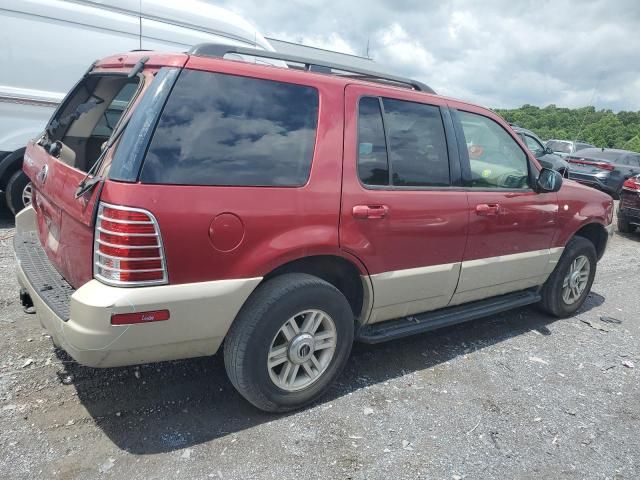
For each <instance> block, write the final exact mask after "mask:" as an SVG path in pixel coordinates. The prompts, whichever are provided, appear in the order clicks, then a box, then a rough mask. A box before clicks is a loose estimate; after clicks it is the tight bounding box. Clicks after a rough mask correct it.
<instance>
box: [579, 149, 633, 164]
mask: <svg viewBox="0 0 640 480" xmlns="http://www.w3.org/2000/svg"><path fill="white" fill-rule="evenodd" d="M624 155H626V152H612V151H608V150H604V151H603V150H602V149H600V148H585V149H583V150H581V151H580V156H581V157H585V158H591V159H594V160H604V161H605V162H613V163H616V162H617V161H618V160H620V159H621V157H623V156H624Z"/></svg>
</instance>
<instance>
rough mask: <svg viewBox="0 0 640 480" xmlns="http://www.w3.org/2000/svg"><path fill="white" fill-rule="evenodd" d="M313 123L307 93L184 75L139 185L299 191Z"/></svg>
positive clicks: (313, 101)
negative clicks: (279, 188)
mask: <svg viewBox="0 0 640 480" xmlns="http://www.w3.org/2000/svg"><path fill="white" fill-rule="evenodd" d="M317 121H318V92H317V90H316V89H314V88H312V87H307V86H301V85H293V84H288V83H281V82H274V81H269V80H261V79H255V78H247V77H238V76H235V75H225V74H219V73H210V72H200V71H194V70H184V71H183V72H182V73H181V74H180V77H179V78H178V80H177V82H176V85H175V87H174V89H173V91H172V93H171V96H170V97H169V99H168V100H167V104H166V105H165V108H164V110H163V112H162V115H161V116H160V120H159V122H158V126H157V128H156V131H155V133H154V135H153V139H152V140H151V144H150V146H149V151H148V153H147V156H146V159H145V162H144V166H143V168H142V173H141V175H140V180H141V181H142V182H144V183H167V184H178V185H236V186H300V185H304V184H305V183H306V182H307V179H308V177H309V171H310V168H311V159H312V157H313V147H314V143H315V136H316V126H317Z"/></svg>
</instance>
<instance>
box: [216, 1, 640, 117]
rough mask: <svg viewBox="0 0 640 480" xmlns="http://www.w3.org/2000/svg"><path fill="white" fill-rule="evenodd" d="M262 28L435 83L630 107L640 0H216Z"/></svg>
mask: <svg viewBox="0 0 640 480" xmlns="http://www.w3.org/2000/svg"><path fill="white" fill-rule="evenodd" d="M221 6H224V7H225V8H228V9H230V10H233V11H235V12H237V13H239V14H241V15H242V16H243V17H244V18H246V19H247V20H249V21H251V22H252V23H254V24H255V25H256V26H257V28H258V30H259V31H260V32H261V33H263V34H264V35H265V36H268V37H274V38H278V39H282V40H288V41H293V42H297V43H302V44H305V45H310V46H315V47H321V48H327V49H330V50H336V51H339V52H344V53H352V54H358V55H363V54H364V53H365V51H366V45H367V41H369V56H370V57H371V58H373V59H374V60H375V61H376V62H378V63H379V64H381V65H383V66H385V67H386V68H388V69H389V70H390V71H393V72H394V73H397V74H401V75H405V76H410V77H414V78H416V79H418V80H422V81H424V82H425V83H428V84H429V85H430V86H432V87H433V88H434V89H435V90H436V91H437V92H438V93H442V94H445V95H448V96H452V97H456V98H461V99H466V100H471V101H473V102H476V103H480V104H482V105H486V106H490V107H517V106H520V105H523V104H525V103H529V104H532V105H540V106H544V105H548V104H550V103H555V104H556V105H558V106H568V107H577V106H583V105H588V104H594V105H596V107H598V108H611V109H613V110H616V111H617V110H640V0H593V1H579V0H574V1H571V0H564V1H563V0H554V1H544V0H539V1H530V0H527V1H525V0H517V1H514V0H480V1H478V0H448V1H447V0H442V1H433V0H368V1H350V0H293V1H291V0H281V1H273V0H223V1H222V5H221Z"/></svg>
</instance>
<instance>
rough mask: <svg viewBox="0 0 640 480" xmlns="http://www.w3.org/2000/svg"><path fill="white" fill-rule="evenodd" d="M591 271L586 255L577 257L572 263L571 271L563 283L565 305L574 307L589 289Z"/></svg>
mask: <svg viewBox="0 0 640 480" xmlns="http://www.w3.org/2000/svg"><path fill="white" fill-rule="evenodd" d="M590 271H591V265H590V264H589V259H588V258H587V257H586V256H584V255H580V256H578V257H576V258H575V259H574V260H573V262H571V266H570V267H569V271H568V272H567V275H566V276H565V277H564V281H563V282H562V300H564V303H566V304H567V305H572V304H574V303H575V302H577V301H578V299H579V298H580V296H581V295H582V293H583V292H584V290H585V288H586V287H587V283H588V282H589V273H590Z"/></svg>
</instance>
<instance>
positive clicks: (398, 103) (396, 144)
mask: <svg viewBox="0 0 640 480" xmlns="http://www.w3.org/2000/svg"><path fill="white" fill-rule="evenodd" d="M381 104H382V108H381ZM358 112H359V113H358V175H359V176H360V180H361V181H362V183H364V184H365V185H391V186H398V187H446V186H449V185H450V184H451V182H450V175H449V157H448V153H447V141H446V137H445V132H444V125H443V123H442V117H441V115H440V109H439V108H438V107H436V106H433V105H424V104H421V103H415V102H407V101H403V100H395V99H390V98H382V99H379V98H377V97H364V98H362V99H361V100H360V103H359V109H358ZM385 129H386V136H385ZM387 140H388V144H387Z"/></svg>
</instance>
